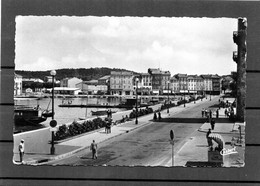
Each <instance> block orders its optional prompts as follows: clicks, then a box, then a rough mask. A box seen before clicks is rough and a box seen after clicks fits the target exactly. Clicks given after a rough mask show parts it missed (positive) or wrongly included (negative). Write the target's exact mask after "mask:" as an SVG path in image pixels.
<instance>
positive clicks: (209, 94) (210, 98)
mask: <svg viewBox="0 0 260 186" xmlns="http://www.w3.org/2000/svg"><path fill="white" fill-rule="evenodd" d="M209 100H210V101H211V91H210V92H209Z"/></svg>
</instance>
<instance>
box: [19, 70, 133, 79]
mask: <svg viewBox="0 0 260 186" xmlns="http://www.w3.org/2000/svg"><path fill="white" fill-rule="evenodd" d="M111 71H129V70H125V69H118V68H88V69H85V68H78V69H73V68H64V69H57V70H56V72H57V74H56V79H57V80H61V79H63V78H71V77H77V78H80V79H83V80H84V81H89V80H92V79H98V78H101V77H103V76H106V75H110V72H111ZM129 72H130V71H129ZM15 73H16V74H19V75H21V76H23V78H40V79H42V80H43V79H44V77H45V76H50V71H25V70H15Z"/></svg>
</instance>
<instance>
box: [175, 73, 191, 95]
mask: <svg viewBox="0 0 260 186" xmlns="http://www.w3.org/2000/svg"><path fill="white" fill-rule="evenodd" d="M174 77H175V78H176V79H177V80H178V83H179V90H180V91H179V92H180V93H187V92H188V75H187V74H180V73H179V74H175V75H174Z"/></svg>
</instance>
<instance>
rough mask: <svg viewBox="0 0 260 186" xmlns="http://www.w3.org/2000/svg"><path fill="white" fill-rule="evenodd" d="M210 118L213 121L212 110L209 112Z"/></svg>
mask: <svg viewBox="0 0 260 186" xmlns="http://www.w3.org/2000/svg"><path fill="white" fill-rule="evenodd" d="M209 118H210V119H212V110H209Z"/></svg>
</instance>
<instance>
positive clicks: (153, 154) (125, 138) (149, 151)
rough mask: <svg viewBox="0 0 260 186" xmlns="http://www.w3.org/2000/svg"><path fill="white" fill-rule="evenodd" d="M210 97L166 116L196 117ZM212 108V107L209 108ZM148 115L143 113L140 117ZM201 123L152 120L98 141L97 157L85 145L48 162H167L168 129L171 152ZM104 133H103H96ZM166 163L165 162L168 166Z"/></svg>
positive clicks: (155, 163)
mask: <svg viewBox="0 0 260 186" xmlns="http://www.w3.org/2000/svg"><path fill="white" fill-rule="evenodd" d="M217 101H218V98H215V99H214V100H213V99H212V101H208V102H204V103H200V102H199V101H198V103H196V104H195V105H196V107H193V108H188V109H185V110H183V111H181V112H179V113H177V114H173V113H171V116H169V117H177V118H200V117H201V109H202V108H208V107H209V106H210V105H214V104H216V103H217ZM212 109H214V108H212ZM149 119H151V118H147V117H143V118H142V120H149ZM201 125H202V123H180V122H179V123H172V122H152V121H150V125H146V126H144V127H142V128H140V129H138V130H134V131H131V132H129V133H126V134H124V135H121V136H118V137H116V138H113V139H110V140H108V141H105V142H103V143H100V144H99V145H98V146H99V149H98V159H97V160H92V159H91V152H90V150H89V149H86V150H83V151H81V152H79V153H77V154H75V155H74V156H72V157H68V158H66V159H62V160H58V161H55V162H52V164H55V165H113V166H114V165H120V166H131V165H132V166H137V165H140V166H165V165H169V164H170V165H171V158H172V146H171V144H170V143H169V138H170V136H169V134H170V130H172V129H173V130H174V131H175V145H174V154H176V153H178V151H179V150H180V148H181V147H182V146H183V145H184V144H185V143H186V141H187V140H189V136H190V135H191V134H192V133H193V132H194V131H196V130H197V129H198V128H199V127H200V126H201ZM100 135H105V134H100ZM170 165H169V166H170Z"/></svg>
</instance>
